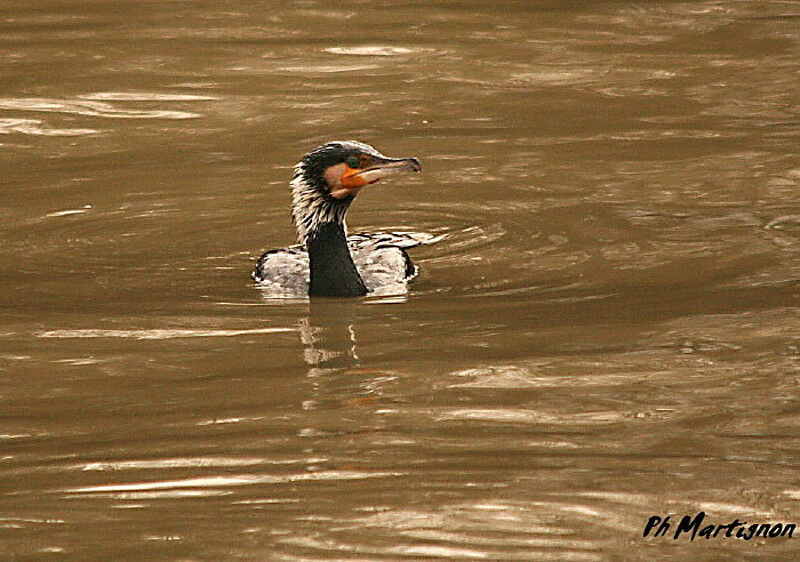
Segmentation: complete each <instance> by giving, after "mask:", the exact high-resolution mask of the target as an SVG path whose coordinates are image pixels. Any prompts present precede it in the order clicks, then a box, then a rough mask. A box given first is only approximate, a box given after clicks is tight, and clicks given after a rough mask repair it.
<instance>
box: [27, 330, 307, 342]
mask: <svg viewBox="0 0 800 562" xmlns="http://www.w3.org/2000/svg"><path fill="white" fill-rule="evenodd" d="M293 331H295V330H294V328H255V329H251V330H200V329H184V330H168V329H163V330H50V331H47V332H42V333H40V334H37V337H40V338H132V339H137V340H166V339H172V338H215V337H217V338H218V337H232V336H243V335H251V334H276V333H280V332H293Z"/></svg>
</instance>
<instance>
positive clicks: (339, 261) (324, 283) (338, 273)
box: [306, 222, 367, 297]
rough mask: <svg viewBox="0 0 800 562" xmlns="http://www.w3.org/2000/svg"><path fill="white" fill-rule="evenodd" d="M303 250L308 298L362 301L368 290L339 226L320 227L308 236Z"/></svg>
mask: <svg viewBox="0 0 800 562" xmlns="http://www.w3.org/2000/svg"><path fill="white" fill-rule="evenodd" d="M306 246H307V247H308V259H309V265H310V269H311V284H310V285H309V290H308V293H309V294H310V295H317V296H325V297H361V296H364V295H366V294H367V287H366V286H365V285H364V281H363V280H362V279H361V275H359V274H358V270H357V269H356V264H354V263H353V257H352V256H351V255H350V249H349V248H348V247H347V236H346V235H345V232H344V225H343V224H342V223H340V222H325V223H321V224H320V225H319V226H318V227H317V228H316V229H315V230H314V232H312V233H311V235H310V236H309V238H308V240H307V241H306Z"/></svg>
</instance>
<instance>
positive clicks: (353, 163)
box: [344, 156, 361, 168]
mask: <svg viewBox="0 0 800 562" xmlns="http://www.w3.org/2000/svg"><path fill="white" fill-rule="evenodd" d="M344 163H345V164H347V165H348V166H350V167H351V168H358V167H360V166H361V164H360V163H359V161H358V158H356V157H355V156H350V157H349V158H348V159H347V160H345V161H344Z"/></svg>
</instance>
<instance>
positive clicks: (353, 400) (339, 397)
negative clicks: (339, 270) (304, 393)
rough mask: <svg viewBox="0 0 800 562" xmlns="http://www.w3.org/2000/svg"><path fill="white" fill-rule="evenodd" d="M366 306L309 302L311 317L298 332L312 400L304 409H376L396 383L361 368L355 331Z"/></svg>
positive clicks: (345, 301)
mask: <svg viewBox="0 0 800 562" xmlns="http://www.w3.org/2000/svg"><path fill="white" fill-rule="evenodd" d="M363 306H364V303H363V301H359V300H356V301H354V300H349V299H311V300H310V301H309V315H308V317H306V318H303V319H301V320H300V326H299V331H300V341H301V343H302V344H303V359H304V360H305V362H306V364H307V366H308V371H307V378H308V382H309V383H310V385H311V396H312V397H313V398H310V399H308V400H305V401H304V402H303V409H305V410H321V409H324V410H331V409H339V408H359V409H360V408H365V407H369V406H374V405H375V404H376V400H375V399H376V395H379V392H380V388H381V386H382V384H383V383H384V382H386V381H387V379H394V377H387V374H386V373H383V372H380V371H374V370H372V369H365V368H363V367H362V366H361V361H360V359H359V357H358V352H357V342H356V330H357V325H358V311H359V309H360V307H363ZM365 378H366V380H365ZM363 429H367V428H363Z"/></svg>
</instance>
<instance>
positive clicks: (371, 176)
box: [341, 158, 422, 189]
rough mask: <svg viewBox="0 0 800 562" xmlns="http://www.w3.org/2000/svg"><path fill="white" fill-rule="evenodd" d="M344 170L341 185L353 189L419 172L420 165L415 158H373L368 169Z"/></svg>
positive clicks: (348, 168) (347, 168) (349, 168)
mask: <svg viewBox="0 0 800 562" xmlns="http://www.w3.org/2000/svg"><path fill="white" fill-rule="evenodd" d="M345 166H346V168H345V171H344V173H343V174H342V179H341V182H342V185H343V186H344V187H347V188H350V189H353V188H359V187H363V186H365V185H369V184H371V183H375V182H376V181H378V180H380V179H383V178H385V177H386V176H391V175H394V174H397V173H401V172H419V171H421V170H422V164H420V162H419V160H417V159H416V158H375V159H374V160H373V161H372V165H371V166H369V167H368V168H351V167H349V166H347V165H346V164H345Z"/></svg>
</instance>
